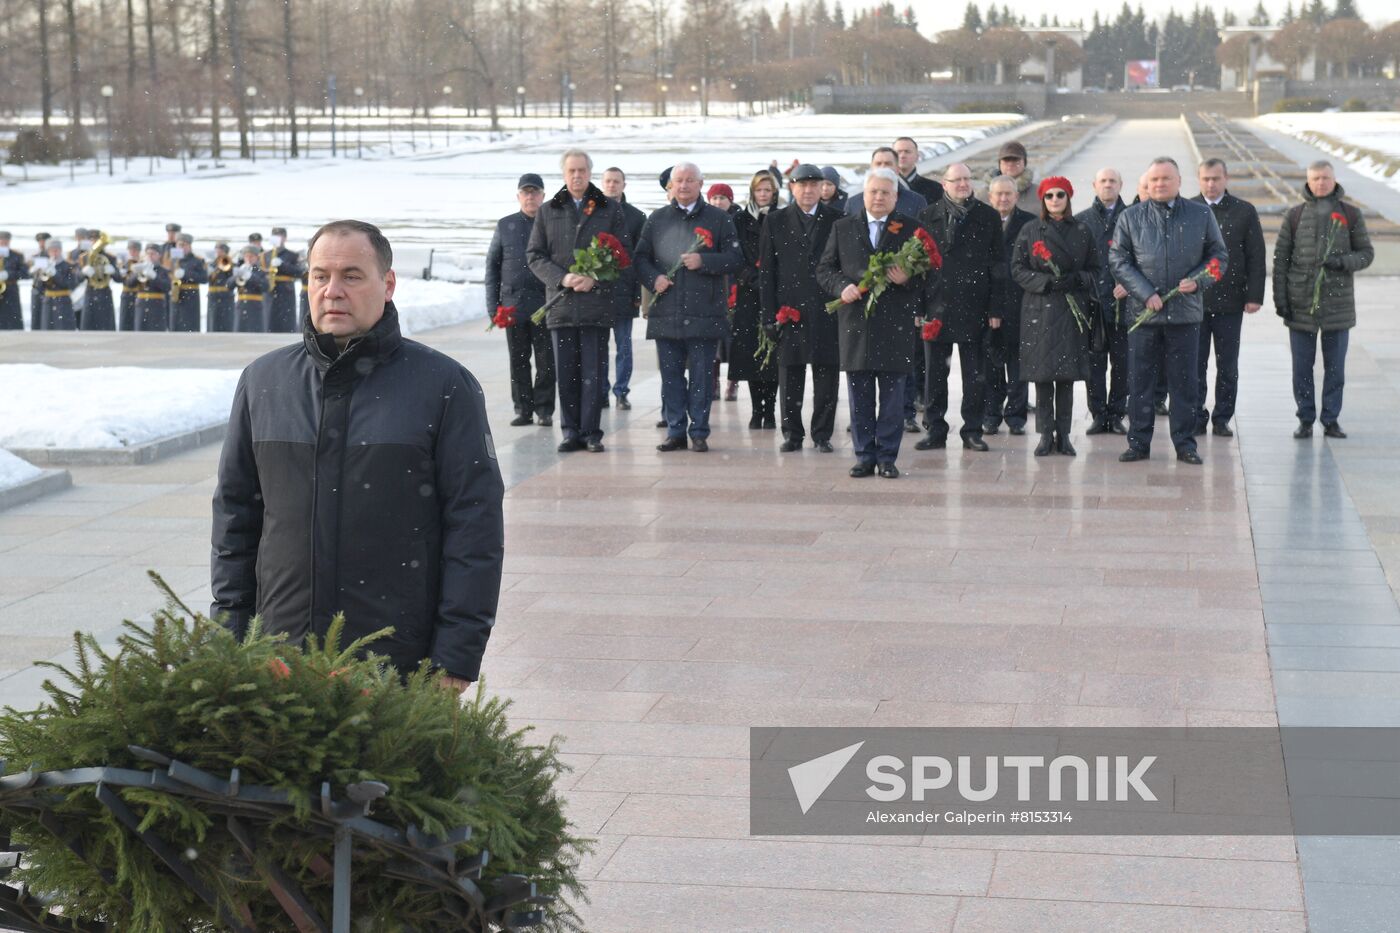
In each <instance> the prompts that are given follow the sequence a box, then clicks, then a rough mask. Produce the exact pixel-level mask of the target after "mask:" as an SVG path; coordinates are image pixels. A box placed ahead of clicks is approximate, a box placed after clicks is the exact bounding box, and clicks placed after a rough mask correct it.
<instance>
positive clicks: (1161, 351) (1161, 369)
mask: <svg viewBox="0 0 1400 933" xmlns="http://www.w3.org/2000/svg"><path fill="white" fill-rule="evenodd" d="M1138 329H1139V330H1141V329H1142V328H1138ZM1166 400H1167V348H1166V347H1165V346H1161V347H1158V348H1157V383H1156V385H1154V386H1153V387H1152V403H1153V404H1154V405H1160V404H1162V403H1163V402H1165V401H1166Z"/></svg>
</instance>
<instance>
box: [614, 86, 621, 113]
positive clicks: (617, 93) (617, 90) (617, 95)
mask: <svg viewBox="0 0 1400 933" xmlns="http://www.w3.org/2000/svg"><path fill="white" fill-rule="evenodd" d="M613 116H615V117H620V116H622V85H621V84H614V85H613Z"/></svg>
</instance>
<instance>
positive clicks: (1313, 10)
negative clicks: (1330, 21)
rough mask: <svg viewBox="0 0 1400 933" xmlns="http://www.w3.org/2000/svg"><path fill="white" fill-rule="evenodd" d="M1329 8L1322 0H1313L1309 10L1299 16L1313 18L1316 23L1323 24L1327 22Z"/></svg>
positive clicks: (1307, 18)
mask: <svg viewBox="0 0 1400 933" xmlns="http://www.w3.org/2000/svg"><path fill="white" fill-rule="evenodd" d="M1327 16H1328V10H1327V6H1326V4H1324V3H1323V2H1322V0H1312V2H1311V3H1309V4H1308V8H1307V12H1305V13H1302V14H1301V15H1300V16H1299V18H1300V19H1306V20H1311V21H1312V22H1313V24H1314V25H1317V26H1321V25H1322V24H1323V23H1325V22H1327Z"/></svg>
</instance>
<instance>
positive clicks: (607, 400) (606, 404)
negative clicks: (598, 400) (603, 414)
mask: <svg viewBox="0 0 1400 933" xmlns="http://www.w3.org/2000/svg"><path fill="white" fill-rule="evenodd" d="M603 407H604V408H612V398H611V397H609V396H607V395H604V396H603Z"/></svg>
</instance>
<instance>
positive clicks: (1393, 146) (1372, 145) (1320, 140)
mask: <svg viewBox="0 0 1400 933" xmlns="http://www.w3.org/2000/svg"><path fill="white" fill-rule="evenodd" d="M1258 120H1259V122H1260V123H1262V124H1264V125H1265V126H1267V127H1269V128H1270V129H1273V130H1277V131H1278V132H1280V133H1287V134H1288V135H1289V136H1294V137H1296V138H1298V139H1301V140H1303V141H1304V142H1306V143H1311V144H1312V145H1314V146H1317V147H1318V148H1319V149H1322V150H1324V151H1326V152H1330V153H1331V154H1332V155H1335V156H1337V157H1338V158H1340V159H1343V160H1345V161H1346V162H1347V163H1348V164H1349V165H1350V166H1351V167H1352V168H1354V169H1356V170H1357V171H1358V172H1360V173H1361V174H1363V175H1368V176H1370V177H1372V178H1375V179H1377V180H1379V181H1383V182H1385V183H1386V184H1388V185H1390V186H1391V187H1392V188H1395V189H1397V190H1400V113H1389V112H1387V113H1270V114H1266V115H1264V116H1262V117H1259V118H1258Z"/></svg>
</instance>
